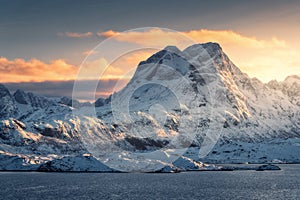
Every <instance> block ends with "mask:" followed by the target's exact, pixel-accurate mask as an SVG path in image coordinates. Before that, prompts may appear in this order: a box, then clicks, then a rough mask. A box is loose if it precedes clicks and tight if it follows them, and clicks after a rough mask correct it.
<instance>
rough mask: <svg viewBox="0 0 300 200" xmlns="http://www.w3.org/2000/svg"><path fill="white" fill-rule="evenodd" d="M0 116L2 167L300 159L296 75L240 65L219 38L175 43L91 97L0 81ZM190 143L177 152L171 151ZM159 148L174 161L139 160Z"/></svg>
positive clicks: (106, 167) (114, 167)
mask: <svg viewBox="0 0 300 200" xmlns="http://www.w3.org/2000/svg"><path fill="white" fill-rule="evenodd" d="M94 109H95V111H96V112H95V115H92V114H91V113H93V112H92V111H94ZM0 120H1V121H0V169H2V170H42V171H118V170H121V171H122V170H124V171H135V170H137V171H138V170H141V169H143V170H145V171H151V170H152V169H155V170H157V169H161V168H162V170H166V171H168V169H169V170H171V169H172V170H174V169H179V170H180V169H181V170H185V169H188V170H198V169H213V168H212V166H210V165H204V164H202V162H207V163H240V162H252V163H266V162H288V163H294V162H300V155H299V152H300V77H299V76H297V75H294V76H289V77H287V78H286V79H285V80H284V81H282V82H278V81H275V80H274V81H270V82H269V83H267V84H264V83H262V82H261V81H259V80H258V79H256V78H249V76H248V75H247V74H245V73H243V72H241V71H240V69H239V68H238V67H236V66H235V65H234V64H233V63H232V62H231V61H230V59H229V58H228V56H227V55H226V54H225V53H224V52H223V51H222V48H221V47H220V45H218V44H216V43H206V44H195V45H192V46H190V47H188V48H186V49H185V50H183V51H180V50H179V49H177V48H176V47H174V46H169V47H166V48H165V49H163V50H161V51H159V52H157V53H156V54H154V55H152V56H151V57H149V58H148V59H147V60H145V61H142V62H141V63H140V64H139V66H138V67H137V69H136V72H135V74H134V76H133V78H132V79H131V80H130V82H129V83H128V84H127V85H126V87H124V88H123V89H122V90H121V91H119V92H117V93H115V94H113V95H111V96H110V97H109V98H107V99H101V98H100V99H98V100H97V101H96V102H95V103H94V104H90V103H80V102H79V101H76V100H72V99H70V98H67V97H62V98H47V97H43V96H39V95H36V94H33V93H26V92H24V91H22V90H17V91H16V92H15V93H14V94H11V93H10V92H9V90H8V89H7V88H6V87H5V86H4V85H1V84H0ZM185 148H188V149H187V151H186V152H185V153H184V154H183V155H178V156H177V157H176V156H174V155H175V154H172V153H169V150H170V149H185ZM199 149H200V156H199V153H198V152H199ZM153 152H159V153H163V155H164V156H166V158H167V157H168V158H169V157H173V158H174V160H171V161H167V160H166V162H164V159H165V157H162V158H163V159H162V158H157V157H155V156H154V157H152V158H148V157H147V160H145V159H144V160H143V155H146V154H147V155H148V154H151V153H153ZM140 156H141V157H142V159H141V160H139V159H137V158H138V157H140ZM177 158H178V159H177ZM145 166H147V167H148V168H145ZM159 166H160V167H159Z"/></svg>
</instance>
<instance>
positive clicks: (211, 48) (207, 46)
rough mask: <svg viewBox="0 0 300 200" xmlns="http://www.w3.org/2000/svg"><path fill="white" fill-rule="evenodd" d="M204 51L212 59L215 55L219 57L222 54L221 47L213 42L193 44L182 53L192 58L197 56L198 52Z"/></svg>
mask: <svg viewBox="0 0 300 200" xmlns="http://www.w3.org/2000/svg"><path fill="white" fill-rule="evenodd" d="M203 49H204V50H206V51H207V53H208V54H209V55H210V56H211V57H212V56H215V55H221V54H222V53H223V50H222V47H221V46H220V45H219V44H218V43H215V42H208V43H203V44H194V45H191V46H189V47H187V48H186V49H185V50H184V51H183V52H184V53H186V54H188V55H191V56H194V54H198V53H199V52H201V51H203Z"/></svg>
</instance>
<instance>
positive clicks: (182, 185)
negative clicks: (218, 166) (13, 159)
mask: <svg viewBox="0 0 300 200" xmlns="http://www.w3.org/2000/svg"><path fill="white" fill-rule="evenodd" d="M280 167H281V168H282V169H283V170H281V171H263V172H256V171H234V172H230V171H228V172H225V171H224V172H189V173H179V174H104V173H103V174H101V173H36V172H33V173H23V172H1V173H0V186H1V190H0V198H1V199H57V198H59V199H300V165H281V166H280Z"/></svg>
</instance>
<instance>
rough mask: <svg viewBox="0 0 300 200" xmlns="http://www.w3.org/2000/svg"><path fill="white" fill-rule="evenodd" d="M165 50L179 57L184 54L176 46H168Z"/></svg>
mask: <svg viewBox="0 0 300 200" xmlns="http://www.w3.org/2000/svg"><path fill="white" fill-rule="evenodd" d="M164 50H166V51H168V52H171V53H175V54H178V55H179V54H181V53H182V52H181V51H180V50H179V49H178V48H177V47H176V46H166V47H165V48H164Z"/></svg>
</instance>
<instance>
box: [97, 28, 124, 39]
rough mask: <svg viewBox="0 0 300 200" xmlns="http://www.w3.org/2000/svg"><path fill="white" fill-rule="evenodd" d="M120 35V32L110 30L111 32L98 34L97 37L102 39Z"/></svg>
mask: <svg viewBox="0 0 300 200" xmlns="http://www.w3.org/2000/svg"><path fill="white" fill-rule="evenodd" d="M118 34H119V33H118V32H115V31H113V30H109V31H105V32H98V33H97V35H98V36H100V37H106V38H108V37H112V36H115V35H118Z"/></svg>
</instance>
